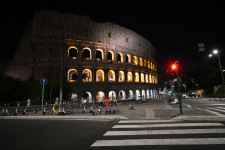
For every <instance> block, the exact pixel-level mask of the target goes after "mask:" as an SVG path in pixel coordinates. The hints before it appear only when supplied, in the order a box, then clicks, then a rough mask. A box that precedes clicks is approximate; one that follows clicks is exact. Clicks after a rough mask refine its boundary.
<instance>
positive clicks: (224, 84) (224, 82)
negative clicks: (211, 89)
mask: <svg viewBox="0 0 225 150" xmlns="http://www.w3.org/2000/svg"><path fill="white" fill-rule="evenodd" d="M217 56H218V61H219V66H220V72H221V77H222V82H223V90H224V93H225V81H224V77H223V67H222V65H221V62H220V55H219V53H217Z"/></svg>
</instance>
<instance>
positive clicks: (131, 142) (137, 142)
mask: <svg viewBox="0 0 225 150" xmlns="http://www.w3.org/2000/svg"><path fill="white" fill-rule="evenodd" d="M209 144H225V138H175V139H125V140H98V141H96V142H95V143H93V144H92V145H91V147H100V146H142V145H209Z"/></svg>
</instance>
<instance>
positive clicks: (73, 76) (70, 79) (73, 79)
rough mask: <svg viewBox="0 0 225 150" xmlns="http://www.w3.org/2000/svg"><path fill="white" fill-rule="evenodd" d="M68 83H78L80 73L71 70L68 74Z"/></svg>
mask: <svg viewBox="0 0 225 150" xmlns="http://www.w3.org/2000/svg"><path fill="white" fill-rule="evenodd" d="M67 81H68V82H77V81H78V72H77V70H76V69H70V70H69V71H68V73H67Z"/></svg>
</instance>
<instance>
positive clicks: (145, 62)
mask: <svg viewBox="0 0 225 150" xmlns="http://www.w3.org/2000/svg"><path fill="white" fill-rule="evenodd" d="M144 67H147V60H146V59H144Z"/></svg>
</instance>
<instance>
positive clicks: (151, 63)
mask: <svg viewBox="0 0 225 150" xmlns="http://www.w3.org/2000/svg"><path fill="white" fill-rule="evenodd" d="M151 70H153V65H152V62H151Z"/></svg>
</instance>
